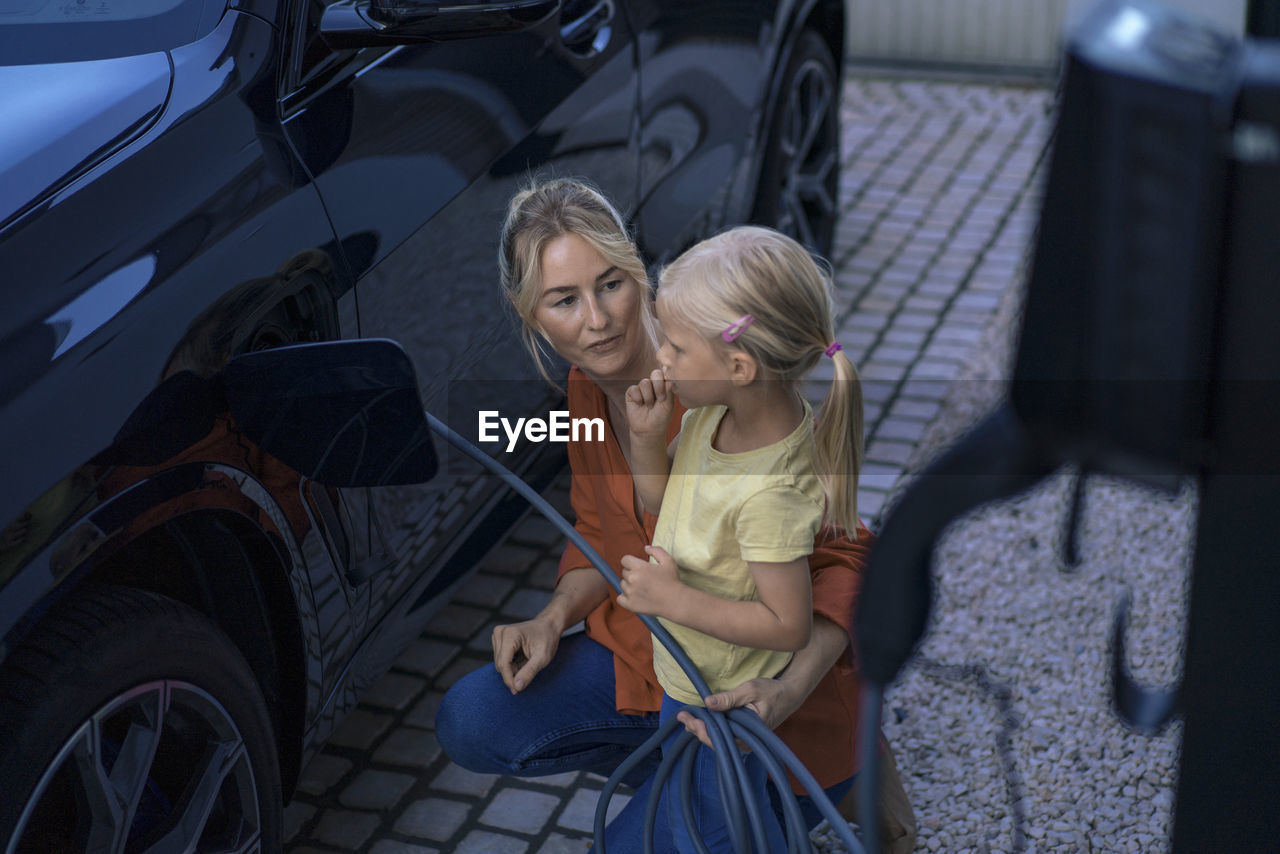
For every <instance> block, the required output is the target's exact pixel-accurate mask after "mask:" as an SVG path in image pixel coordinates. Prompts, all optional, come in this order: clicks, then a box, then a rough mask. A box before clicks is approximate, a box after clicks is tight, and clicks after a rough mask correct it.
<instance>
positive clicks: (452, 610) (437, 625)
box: [427, 604, 489, 640]
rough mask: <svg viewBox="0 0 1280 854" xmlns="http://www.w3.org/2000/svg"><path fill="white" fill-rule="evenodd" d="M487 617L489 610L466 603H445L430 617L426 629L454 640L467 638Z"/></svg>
mask: <svg viewBox="0 0 1280 854" xmlns="http://www.w3.org/2000/svg"><path fill="white" fill-rule="evenodd" d="M487 619H489V612H488V611H487V610H482V609H480V608H472V607H470V606H468V605H456V604H450V605H446V606H445V607H444V608H442V609H440V612H439V613H438V614H436V615H435V616H434V617H432V618H431V623H430V624H429V625H428V626H427V631H428V632H430V633H431V634H433V635H443V636H445V637H448V638H453V639H456V640H467V639H468V638H470V637H471V636H472V635H474V634H475V633H476V630H477V629H479V628H480V627H481V626H483V625H484V621H485V620H487Z"/></svg>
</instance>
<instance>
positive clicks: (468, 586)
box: [454, 572, 516, 608]
mask: <svg viewBox="0 0 1280 854" xmlns="http://www.w3.org/2000/svg"><path fill="white" fill-rule="evenodd" d="M515 586H516V582H515V579H513V578H509V577H506V576H502V575H493V574H492V573H488V572H477V573H476V574H475V575H473V576H471V577H470V578H468V579H467V580H466V581H464V582H463V583H462V586H461V587H459V588H458V592H457V593H456V594H454V598H455V599H457V600H458V601H459V602H465V603H467V604H469V605H478V606H480V607H482V608H496V607H498V606H499V605H501V604H502V600H503V599H506V598H507V594H509V593H510V592H511V591H512V589H513V588H514V587H515Z"/></svg>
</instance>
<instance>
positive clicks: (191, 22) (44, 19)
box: [0, 0, 226, 65]
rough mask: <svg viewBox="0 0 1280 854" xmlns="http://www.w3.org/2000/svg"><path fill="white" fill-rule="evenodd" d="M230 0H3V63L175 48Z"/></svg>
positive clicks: (208, 26) (204, 31) (202, 30)
mask: <svg viewBox="0 0 1280 854" xmlns="http://www.w3.org/2000/svg"><path fill="white" fill-rule="evenodd" d="M225 7H226V0H0V65H37V64H43V63H51V62H83V61H86V60H94V59H111V58H114V57H119V56H135V55H138V54H143V53H154V52H156V51H164V50H172V49H174V48H177V47H181V46H182V45H184V44H189V43H191V42H193V41H196V40H197V39H199V38H201V37H203V36H205V35H208V34H209V33H210V32H212V30H213V28H214V26H215V25H216V24H217V23H218V20H219V18H221V17H222V12H223V10H224V9H225Z"/></svg>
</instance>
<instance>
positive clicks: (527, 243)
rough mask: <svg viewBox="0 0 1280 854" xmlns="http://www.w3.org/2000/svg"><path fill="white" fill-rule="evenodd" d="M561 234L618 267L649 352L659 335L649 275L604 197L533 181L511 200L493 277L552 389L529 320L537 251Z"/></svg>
mask: <svg viewBox="0 0 1280 854" xmlns="http://www.w3.org/2000/svg"><path fill="white" fill-rule="evenodd" d="M566 234H576V235H578V236H579V237H581V238H582V239H583V240H585V241H587V243H589V244H591V246H592V247H593V248H594V249H595V250H596V251H597V252H599V253H600V255H601V256H603V257H604V259H605V260H606V261H607V262H609V264H610V265H612V266H614V267H617V268H618V269H619V270H620V271H622V273H624V274H625V275H626V276H627V277H628V278H629V279H630V280H631V282H632V285H633V286H634V287H635V288H636V290H637V291H638V292H639V297H640V323H641V326H642V327H643V329H644V331H645V334H646V335H647V336H648V337H649V341H650V342H651V343H652V344H653V346H654V347H655V348H656V347H657V342H658V333H657V326H656V324H655V321H654V316H653V306H652V305H651V304H650V285H649V273H648V271H647V270H646V269H645V266H644V262H643V261H641V260H640V255H639V253H638V252H637V251H636V246H635V243H633V242H632V240H631V235H629V234H628V233H627V227H626V225H625V224H624V223H623V221H622V216H621V215H620V214H619V213H618V211H617V209H615V208H614V206H613V205H612V204H610V203H609V200H608V199H606V198H605V197H604V194H603V193H601V192H600V191H599V190H597V189H596V188H595V187H592V186H591V185H590V184H588V183H586V182H585V181H581V180H578V179H574V178H552V179H550V180H546V181H534V182H533V183H531V184H530V185H529V186H528V187H526V188H524V189H523V190H521V191H520V192H518V193H516V194H515V195H514V196H512V197H511V202H510V204H509V205H508V207H507V218H506V221H505V222H504V223H503V224H502V236H501V238H500V241H499V244H498V271H499V273H500V275H501V280H502V291H503V293H504V294H506V297H507V301H508V302H509V303H510V304H511V307H512V308H514V309H515V312H516V314H517V315H518V316H519V318H520V324H521V338H522V339H523V341H524V345H525V348H526V349H527V350H528V351H529V355H530V356H532V357H533V362H534V364H535V365H536V366H537V368H538V373H540V374H542V377H543V379H545V380H546V381H547V382H549V383H551V385H553V386H557V387H558V385H557V383H556V382H555V380H553V379H552V378H551V374H550V373H549V372H548V370H547V365H546V357H547V353H546V350H545V349H544V347H545V346H546V345H548V344H550V343H551V342H550V340H549V339H548V338H547V334H546V332H545V331H543V329H542V327H541V326H540V325H539V324H538V322H537V320H536V319H535V318H534V311H535V310H536V309H537V307H538V298H539V297H540V296H541V282H542V251H543V249H545V248H546V247H547V245H548V244H549V243H551V242H552V241H553V240H555V239H556V238H559V237H563V236H564V235H566Z"/></svg>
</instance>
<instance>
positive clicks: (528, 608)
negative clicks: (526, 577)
mask: <svg viewBox="0 0 1280 854" xmlns="http://www.w3.org/2000/svg"><path fill="white" fill-rule="evenodd" d="M549 601H551V593H550V591H547V590H529V589H522V590H517V591H516V592H515V593H512V594H511V598H510V599H508V600H507V601H506V602H505V603H504V604H503V606H502V613H503V614H504V615H507V616H511V617H516V618H518V619H521V620H528V619H530V618H532V617H536V616H537V615H538V612H539V611H541V610H542V609H543V608H545V607H546V605H547V603H548V602H549Z"/></svg>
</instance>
